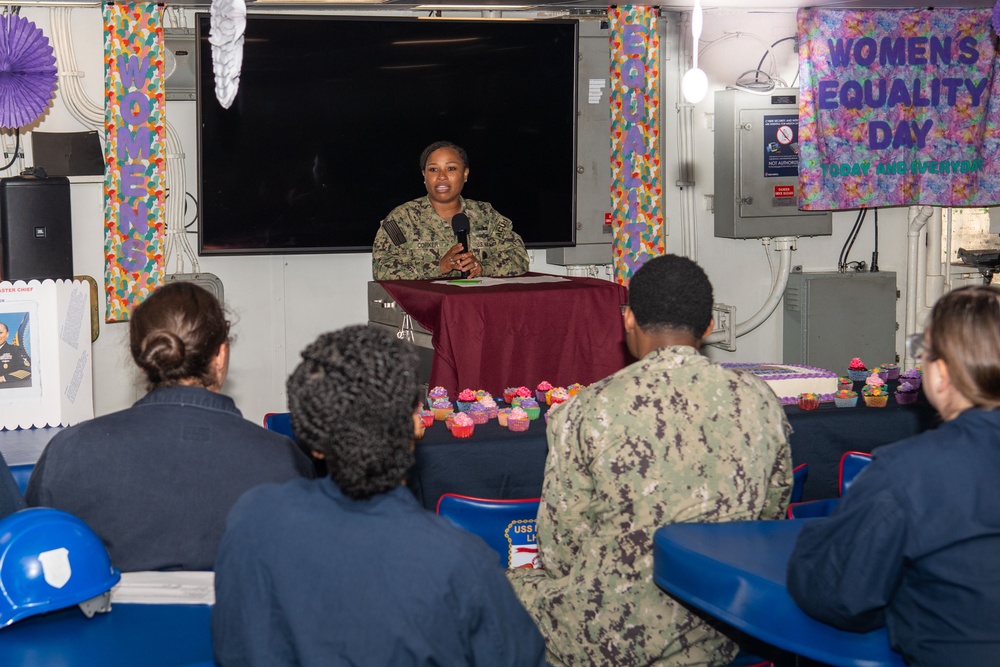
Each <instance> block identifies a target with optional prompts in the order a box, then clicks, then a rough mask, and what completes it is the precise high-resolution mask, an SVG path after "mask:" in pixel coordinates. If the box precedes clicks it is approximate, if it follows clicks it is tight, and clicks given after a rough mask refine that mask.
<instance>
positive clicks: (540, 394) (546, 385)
mask: <svg viewBox="0 0 1000 667" xmlns="http://www.w3.org/2000/svg"><path fill="white" fill-rule="evenodd" d="M550 389H552V384H551V383H550V382H549V381H548V380H542V381H541V382H539V383H538V386H537V387H535V400H536V401H538V402H539V403H545V394H546V393H547V392H548V391H549V390H550Z"/></svg>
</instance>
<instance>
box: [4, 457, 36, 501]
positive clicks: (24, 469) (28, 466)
mask: <svg viewBox="0 0 1000 667" xmlns="http://www.w3.org/2000/svg"><path fill="white" fill-rule="evenodd" d="M34 469H35V464H34V463H22V464H20V465H16V466H11V467H10V474H11V475H13V476H14V481H15V482H17V487H18V488H19V489H21V493H22V494H23V493H24V492H25V491H26V490H27V488H28V480H29V479H31V471H32V470H34Z"/></svg>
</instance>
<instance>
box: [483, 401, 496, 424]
mask: <svg viewBox="0 0 1000 667" xmlns="http://www.w3.org/2000/svg"><path fill="white" fill-rule="evenodd" d="M479 402H480V403H482V404H483V407H485V408H486V412H487V414H488V415H489V418H490V419H496V418H497V402H496V401H494V400H493V399H492V398H481V399H479Z"/></svg>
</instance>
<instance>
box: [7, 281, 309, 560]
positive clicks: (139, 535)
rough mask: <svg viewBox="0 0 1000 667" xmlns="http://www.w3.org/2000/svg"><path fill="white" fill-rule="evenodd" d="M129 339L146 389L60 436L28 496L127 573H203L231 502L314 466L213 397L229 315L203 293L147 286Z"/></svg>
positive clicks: (223, 366)
mask: <svg viewBox="0 0 1000 667" xmlns="http://www.w3.org/2000/svg"><path fill="white" fill-rule="evenodd" d="M129 342H130V349H131V352H132V358H133V359H134V360H135V363H136V364H137V365H138V366H139V368H141V369H142V371H143V373H144V374H145V376H146V380H147V384H148V389H149V393H148V394H146V396H144V397H143V398H141V399H139V400H138V401H137V402H136V403H135V404H134V405H133V406H132V407H130V408H128V409H126V410H122V411H120V412H116V413H113V414H109V415H104V416H101V417H97V418H95V419H91V420H89V421H85V422H82V423H80V424H77V425H75V426H71V427H69V428H66V429H64V430H62V431H60V432H59V433H57V434H56V435H55V436H54V437H53V438H52V440H51V441H50V442H49V444H48V446H47V447H46V448H45V451H44V452H43V453H42V456H41V458H40V459H39V460H38V463H37V464H36V465H35V469H34V471H33V472H32V475H31V480H30V481H29V482H28V488H27V491H26V493H25V500H26V501H27V503H28V505H29V506H45V507H55V508H58V509H61V510H64V511H67V512H70V513H71V514H75V515H76V516H78V517H79V518H81V519H83V520H84V521H85V522H86V523H87V524H88V525H89V526H90V527H91V528H93V529H94V531H95V532H96V533H97V534H98V535H99V536H100V537H101V539H102V540H103V541H104V544H105V545H106V546H107V548H108V552H109V553H110V555H111V561H112V563H113V564H114V565H115V566H116V567H118V568H119V569H121V570H122V571H124V572H131V571H137V570H211V569H212V566H213V564H214V562H215V551H216V548H217V547H218V544H219V540H220V539H221V537H222V532H223V529H224V527H225V518H226V514H227V513H228V512H229V510H230V509H231V508H232V506H233V504H234V503H235V502H236V500H237V499H238V498H239V497H240V496H241V495H243V493H244V492H245V491H247V490H248V489H250V488H252V487H254V486H257V485H258V484H263V483H265V482H284V481H287V480H290V479H294V478H297V477H312V476H313V475H314V471H313V470H314V469H313V466H312V463H311V462H310V461H309V458H308V457H307V456H306V455H305V454H303V453H302V451H300V450H299V449H298V448H297V447H295V445H294V444H293V443H292V442H290V441H289V440H288V438H285V437H284V436H281V435H278V434H276V433H272V432H270V431H267V430H265V429H264V428H262V427H261V426H258V425H256V424H254V423H252V422H250V421H248V420H246V419H244V418H243V415H242V414H241V413H240V411H239V410H238V409H237V408H236V405H235V403H233V400H232V399H231V398H229V397H228V396H224V395H222V394H220V393H219V390H220V389H221V388H222V384H223V382H224V381H225V379H226V374H227V372H228V368H229V322H227V321H226V314H225V312H224V310H223V308H222V305H221V304H220V303H219V301H218V300H217V299H216V298H215V297H214V296H213V295H212V294H210V293H209V292H207V291H206V290H204V289H202V288H201V287H198V286H197V285H194V284H192V283H186V282H174V283H169V284H167V285H164V286H163V287H160V288H159V289H157V290H156V291H154V292H153V293H152V294H150V295H149V296H148V297H147V298H146V300H145V301H143V302H142V303H141V304H140V305H139V306H137V307H136V308H135V310H134V311H133V313H132V317H131V319H130V321H129Z"/></svg>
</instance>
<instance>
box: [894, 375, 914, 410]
mask: <svg viewBox="0 0 1000 667" xmlns="http://www.w3.org/2000/svg"><path fill="white" fill-rule="evenodd" d="M895 396H896V403H897V404H899V405H909V404H911V403H916V402H917V388H916V387H914V386H913V385H912V384H910V383H909V382H906V381H903V382H900V383H899V386H898V387H896V394H895Z"/></svg>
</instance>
